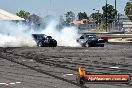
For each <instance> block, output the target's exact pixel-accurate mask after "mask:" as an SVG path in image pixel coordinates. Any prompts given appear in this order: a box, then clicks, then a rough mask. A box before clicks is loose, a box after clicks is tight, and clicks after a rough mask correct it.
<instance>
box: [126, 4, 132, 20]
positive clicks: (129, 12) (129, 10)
mask: <svg viewBox="0 0 132 88" xmlns="http://www.w3.org/2000/svg"><path fill="white" fill-rule="evenodd" d="M124 11H125V14H126V15H127V16H128V18H129V19H130V20H131V21H132V16H131V15H132V3H131V2H127V3H126V6H125V9H124Z"/></svg>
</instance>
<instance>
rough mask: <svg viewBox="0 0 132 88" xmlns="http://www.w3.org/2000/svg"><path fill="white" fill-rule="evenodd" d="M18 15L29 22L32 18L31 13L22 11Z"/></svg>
mask: <svg viewBox="0 0 132 88" xmlns="http://www.w3.org/2000/svg"><path fill="white" fill-rule="evenodd" d="M16 15H17V16H19V17H21V18H24V19H25V20H27V19H28V18H29V16H30V13H29V12H26V11H24V10H20V11H19V12H18V13H16Z"/></svg>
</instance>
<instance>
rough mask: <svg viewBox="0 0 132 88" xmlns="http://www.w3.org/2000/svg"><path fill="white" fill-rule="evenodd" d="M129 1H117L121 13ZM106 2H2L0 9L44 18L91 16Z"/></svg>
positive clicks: (85, 0) (80, 0) (110, 1)
mask: <svg viewBox="0 0 132 88" xmlns="http://www.w3.org/2000/svg"><path fill="white" fill-rule="evenodd" d="M50 1H51V3H50ZM114 1H115V0H108V3H109V4H112V5H114ZM127 1H129V0H117V9H118V12H119V13H124V7H125V4H126V2H127ZM105 2H106V0H0V9H4V10H7V11H9V12H12V13H16V12H18V11H19V10H25V11H28V12H31V13H35V14H37V15H40V16H42V17H44V16H46V15H54V16H59V15H64V14H65V13H66V12H67V11H73V12H75V13H78V12H86V13H87V14H88V15H89V14H91V13H92V12H95V11H93V9H97V10H100V12H102V6H103V5H105Z"/></svg>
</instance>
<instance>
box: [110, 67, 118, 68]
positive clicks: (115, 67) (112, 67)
mask: <svg viewBox="0 0 132 88" xmlns="http://www.w3.org/2000/svg"><path fill="white" fill-rule="evenodd" d="M110 68H119V67H110Z"/></svg>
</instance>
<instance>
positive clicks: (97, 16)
mask: <svg viewBox="0 0 132 88" xmlns="http://www.w3.org/2000/svg"><path fill="white" fill-rule="evenodd" d="M93 10H95V11H97V19H95V20H97V25H98V26H99V10H96V9H93ZM94 18H95V16H94Z"/></svg>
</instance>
